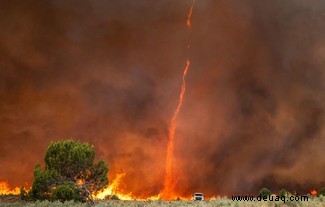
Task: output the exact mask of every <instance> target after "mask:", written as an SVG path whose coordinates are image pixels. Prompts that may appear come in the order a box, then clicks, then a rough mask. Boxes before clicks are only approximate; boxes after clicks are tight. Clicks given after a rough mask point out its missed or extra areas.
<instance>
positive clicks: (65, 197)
mask: <svg viewBox="0 0 325 207" xmlns="http://www.w3.org/2000/svg"><path fill="white" fill-rule="evenodd" d="M51 199H52V201H56V200H58V201H61V202H64V201H69V200H74V201H80V200H81V199H82V198H81V197H80V190H79V189H78V188H75V185H74V183H73V182H64V183H62V184H61V185H58V186H57V187H56V188H55V189H53V190H52V195H51Z"/></svg>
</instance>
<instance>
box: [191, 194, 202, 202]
mask: <svg viewBox="0 0 325 207" xmlns="http://www.w3.org/2000/svg"><path fill="white" fill-rule="evenodd" d="M193 200H195V201H203V200H204V195H203V193H194V195H193Z"/></svg>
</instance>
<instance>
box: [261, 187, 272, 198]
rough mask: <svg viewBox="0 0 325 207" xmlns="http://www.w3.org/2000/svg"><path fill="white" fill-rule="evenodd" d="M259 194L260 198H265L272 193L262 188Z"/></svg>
mask: <svg viewBox="0 0 325 207" xmlns="http://www.w3.org/2000/svg"><path fill="white" fill-rule="evenodd" d="M259 194H260V196H261V197H265V196H271V195H272V192H271V191H270V190H269V189H267V188H262V189H261V190H260V193H259Z"/></svg>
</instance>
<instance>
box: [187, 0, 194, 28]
mask: <svg viewBox="0 0 325 207" xmlns="http://www.w3.org/2000/svg"><path fill="white" fill-rule="evenodd" d="M194 3H195V0H193V2H192V5H191V8H190V11H189V12H188V15H187V21H186V25H187V27H188V28H190V27H191V17H192V13H193V6H194Z"/></svg>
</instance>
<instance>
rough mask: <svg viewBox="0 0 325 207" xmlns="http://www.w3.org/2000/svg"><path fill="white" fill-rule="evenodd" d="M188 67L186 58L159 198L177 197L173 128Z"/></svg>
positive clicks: (188, 23)
mask: <svg viewBox="0 0 325 207" xmlns="http://www.w3.org/2000/svg"><path fill="white" fill-rule="evenodd" d="M194 3H195V0H193V2H192V5H191V8H190V10H189V12H188V15H187V21H186V25H187V27H188V28H190V27H191V17H192V13H193V7H194ZM187 48H188V49H190V44H188V45H187ZM189 67H190V60H189V58H187V59H186V66H185V68H184V71H183V77H182V79H183V83H182V87H181V92H180V95H179V101H178V105H177V108H176V110H175V112H174V114H173V117H172V119H171V121H170V126H169V131H168V146H167V155H166V175H165V180H164V189H163V190H162V192H161V193H160V195H161V198H163V199H166V200H171V199H175V198H176V197H179V196H177V195H176V194H175V186H176V180H175V176H174V173H173V157H174V139H175V130H176V120H177V117H178V114H179V111H180V110H181V107H182V104H183V99H184V94H185V90H186V84H185V78H186V74H187V71H188V68H189Z"/></svg>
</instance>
